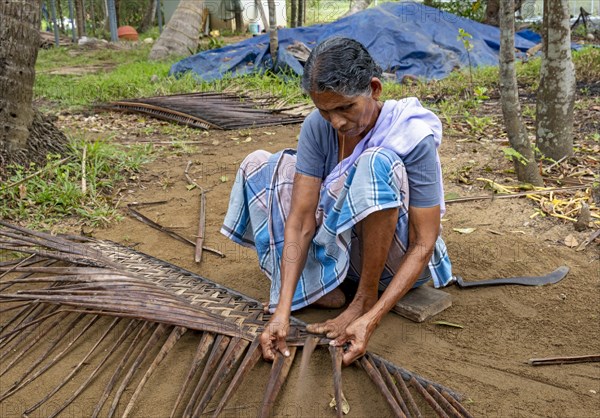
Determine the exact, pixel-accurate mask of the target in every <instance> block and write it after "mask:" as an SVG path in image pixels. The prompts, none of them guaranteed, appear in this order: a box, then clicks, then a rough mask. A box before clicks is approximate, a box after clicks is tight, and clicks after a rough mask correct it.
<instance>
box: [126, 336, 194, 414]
mask: <svg viewBox="0 0 600 418" xmlns="http://www.w3.org/2000/svg"><path fill="white" fill-rule="evenodd" d="M186 331H187V328H184V327H175V328H174V329H173V331H171V335H169V338H167V341H165V343H164V344H163V346H162V348H161V349H160V351H159V353H158V354H157V355H156V357H155V358H154V360H153V361H152V364H151V365H150V367H148V370H146V373H144V376H143V377H142V380H140V382H139V383H138V385H137V387H136V388H135V391H134V392H133V395H132V396H131V399H129V403H128V404H127V406H126V407H125V411H124V412H123V418H127V417H128V416H129V414H130V413H131V410H132V409H133V406H134V405H135V402H136V401H137V398H138V397H139V396H140V393H142V389H143V388H144V385H145V384H146V382H147V381H148V379H149V378H150V376H152V374H153V373H154V371H155V370H156V368H157V367H158V366H159V365H160V363H161V362H162V361H163V360H164V358H165V357H166V356H167V354H169V352H170V351H171V349H172V348H173V347H174V346H175V344H176V343H177V341H179V339H180V338H181V336H182V335H183V334H185V333H186Z"/></svg>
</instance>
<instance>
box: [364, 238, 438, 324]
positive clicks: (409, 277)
mask: <svg viewBox="0 0 600 418" xmlns="http://www.w3.org/2000/svg"><path fill="white" fill-rule="evenodd" d="M433 247H434V246H433V245H424V244H419V243H415V244H414V245H410V246H409V248H408V251H407V252H406V254H405V255H404V257H403V260H402V263H401V265H400V268H399V269H398V271H397V272H396V274H395V275H394V277H393V279H392V281H391V283H390V284H389V286H388V287H387V288H386V289H385V291H384V292H383V294H382V295H381V297H380V298H379V300H378V301H377V303H375V305H374V306H373V307H372V308H371V309H370V310H369V311H368V312H367V313H366V314H365V315H366V316H367V317H368V318H369V320H370V321H371V322H373V324H374V326H377V325H378V324H379V322H380V321H381V319H382V318H383V317H384V316H385V314H386V313H388V312H389V311H390V310H391V309H392V308H393V307H394V306H395V305H396V303H398V301H399V300H400V299H401V298H402V297H403V296H404V295H405V294H406V293H408V291H409V290H410V289H412V287H413V285H414V284H415V283H416V282H417V280H418V278H419V275H420V274H421V273H422V272H423V269H424V268H425V266H426V265H427V263H428V261H429V259H430V258H431V254H432V253H433Z"/></svg>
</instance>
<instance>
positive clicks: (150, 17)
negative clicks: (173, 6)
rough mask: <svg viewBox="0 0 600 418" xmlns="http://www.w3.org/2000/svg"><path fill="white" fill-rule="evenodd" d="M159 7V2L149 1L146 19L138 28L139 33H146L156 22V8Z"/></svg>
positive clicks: (145, 14) (156, 0)
mask: <svg viewBox="0 0 600 418" xmlns="http://www.w3.org/2000/svg"><path fill="white" fill-rule="evenodd" d="M157 7H158V0H148V6H147V7H146V13H144V18H143V19H142V23H140V26H139V27H138V32H139V33H142V32H146V31H147V30H148V29H150V26H152V22H154V16H156V8H157Z"/></svg>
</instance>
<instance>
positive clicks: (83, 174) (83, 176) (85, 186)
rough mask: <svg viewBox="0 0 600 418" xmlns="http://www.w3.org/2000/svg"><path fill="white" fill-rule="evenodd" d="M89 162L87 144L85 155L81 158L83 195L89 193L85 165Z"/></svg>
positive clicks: (84, 148) (85, 145) (84, 146)
mask: <svg viewBox="0 0 600 418" xmlns="http://www.w3.org/2000/svg"><path fill="white" fill-rule="evenodd" d="M86 160H87V144H84V145H83V155H82V156H81V194H83V195H85V194H86V193H87V179H86V178H85V172H86V170H85V165H86Z"/></svg>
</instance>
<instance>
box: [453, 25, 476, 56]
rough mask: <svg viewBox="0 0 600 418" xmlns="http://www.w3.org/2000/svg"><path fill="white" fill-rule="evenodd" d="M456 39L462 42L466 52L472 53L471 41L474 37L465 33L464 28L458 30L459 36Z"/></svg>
mask: <svg viewBox="0 0 600 418" xmlns="http://www.w3.org/2000/svg"><path fill="white" fill-rule="evenodd" d="M456 39H457V40H459V41H461V42H462V44H463V48H465V51H467V52H471V51H472V50H473V44H472V43H471V41H470V40H471V39H473V35H471V34H470V33H469V32H467V31H465V30H464V29H463V28H458V36H457V37H456Z"/></svg>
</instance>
